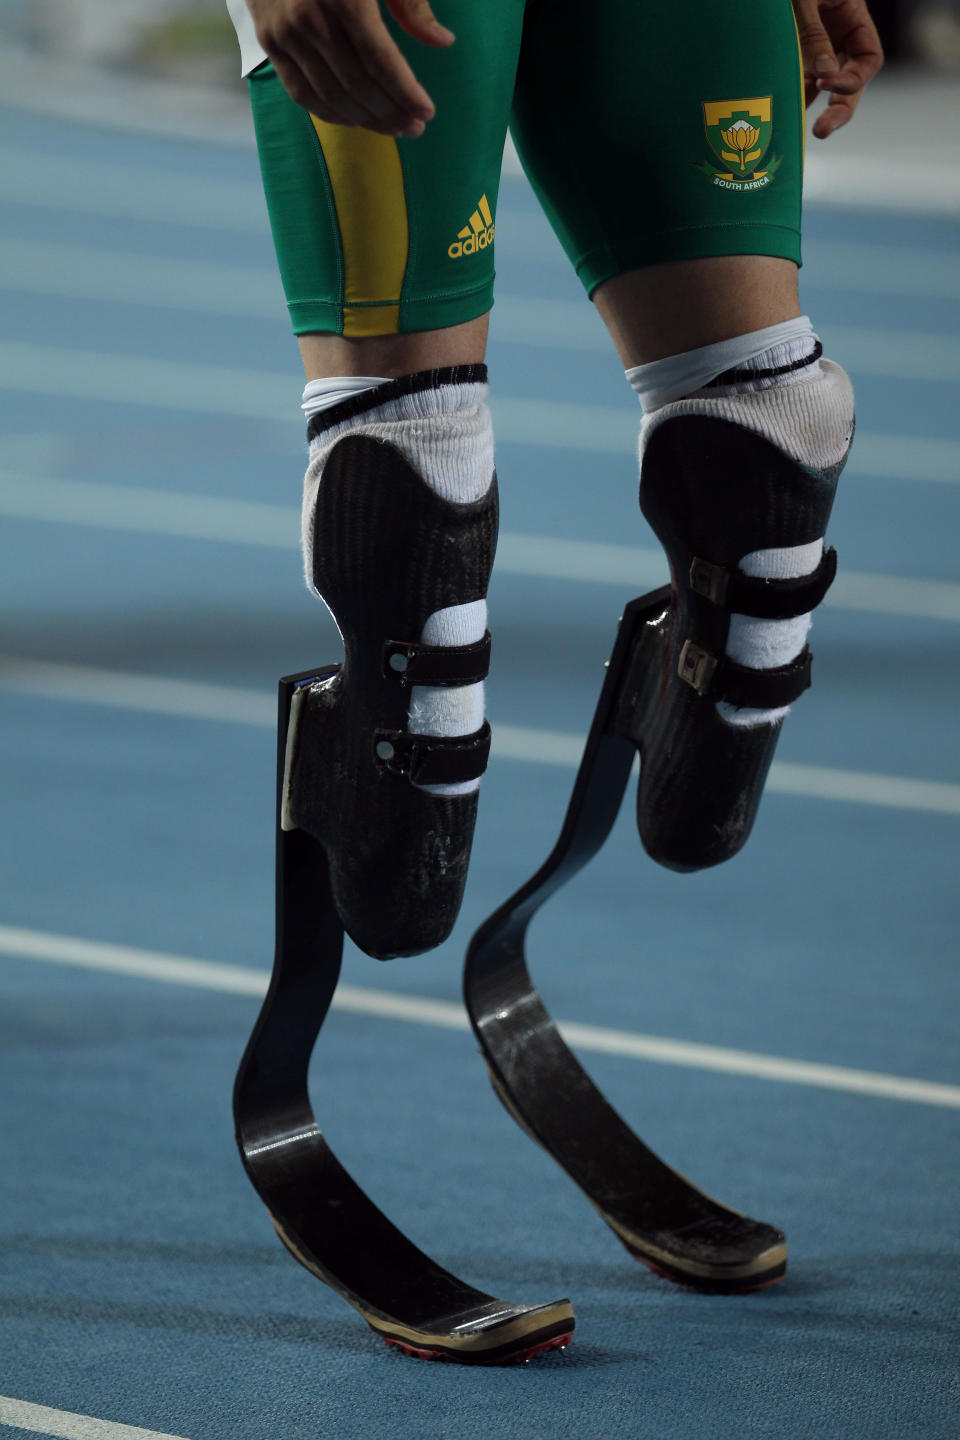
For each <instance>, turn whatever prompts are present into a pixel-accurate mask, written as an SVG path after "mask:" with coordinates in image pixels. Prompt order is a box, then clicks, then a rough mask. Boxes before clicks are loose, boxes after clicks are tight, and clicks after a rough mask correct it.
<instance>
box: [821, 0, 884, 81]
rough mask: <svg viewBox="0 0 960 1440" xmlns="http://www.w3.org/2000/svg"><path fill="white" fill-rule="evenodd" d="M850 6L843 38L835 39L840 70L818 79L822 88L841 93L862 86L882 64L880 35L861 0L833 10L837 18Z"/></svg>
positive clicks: (855, 0)
mask: <svg viewBox="0 0 960 1440" xmlns="http://www.w3.org/2000/svg"><path fill="white" fill-rule="evenodd" d="M851 8H852V9H853V21H852V23H851V24H850V25H849V28H847V29H845V30H844V33H843V37H842V39H838V45H839V47H840V61H841V63H840V70H839V73H838V74H837V75H834V76H826V77H823V78H820V79H818V81H817V84H818V87H819V88H820V89H821V90H829V91H830V92H831V93H833V92H836V93H838V94H843V95H852V94H854V93H855V92H856V91H857V90H862V89H863V87H864V86H865V85H866V84H867V82H868V81H870V80H872V79H873V77H874V75H876V73H877V71H878V70H879V69H880V68H881V66H882V65H883V46H882V45H881V44H880V36H879V35H878V34H877V29H876V26H875V25H874V23H873V21H872V20H871V18H870V16H869V14H868V13H867V11H866V10H865V9H864V7H863V6H862V4H861V3H860V0H851V6H847V5H843V6H841V7H840V8H839V9H838V10H837V12H836V15H837V20H838V22H839V21H840V20H841V18H842V17H843V15H844V13H845V12H849V10H850V9H851Z"/></svg>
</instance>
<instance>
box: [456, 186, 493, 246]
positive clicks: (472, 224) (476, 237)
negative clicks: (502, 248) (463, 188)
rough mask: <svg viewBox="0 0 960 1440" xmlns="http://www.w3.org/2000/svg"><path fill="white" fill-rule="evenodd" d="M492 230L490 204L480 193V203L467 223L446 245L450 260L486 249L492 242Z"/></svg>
mask: <svg viewBox="0 0 960 1440" xmlns="http://www.w3.org/2000/svg"><path fill="white" fill-rule="evenodd" d="M493 232H494V224H493V216H492V215H491V214H490V206H489V205H488V204H487V197H486V195H481V196H480V204H479V205H478V206H477V208H476V210H474V212H473V214H472V215H471V216H470V220H469V223H468V224H466V225H464V227H463V229H462V230H458V231H457V238H456V240H454V242H453V244H452V245H450V246H448V248H447V254H448V255H449V256H450V259H451V260H459V259H460V257H461V255H475V254H476V253H477V251H478V250H486V248H487V246H488V245H492V244H493Z"/></svg>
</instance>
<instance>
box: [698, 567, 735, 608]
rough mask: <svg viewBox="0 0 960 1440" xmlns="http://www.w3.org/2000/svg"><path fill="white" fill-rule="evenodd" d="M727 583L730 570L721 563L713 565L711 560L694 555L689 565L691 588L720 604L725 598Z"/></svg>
mask: <svg viewBox="0 0 960 1440" xmlns="http://www.w3.org/2000/svg"><path fill="white" fill-rule="evenodd" d="M729 584H730V571H729V570H727V569H725V567H724V566H723V565H714V564H713V563H712V561H710V560H701V559H700V557H699V555H694V557H693V560H692V562H691V565H690V589H691V590H695V591H696V593H697V594H698V595H704V596H706V598H707V599H708V600H712V601H713V603H714V605H722V604H723V603H724V601H725V600H726V598H727V586H728V585H729Z"/></svg>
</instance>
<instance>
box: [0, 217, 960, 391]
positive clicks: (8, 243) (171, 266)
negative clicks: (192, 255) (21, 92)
mask: <svg viewBox="0 0 960 1440" xmlns="http://www.w3.org/2000/svg"><path fill="white" fill-rule="evenodd" d="M0 285H2V286H3V288H5V289H13V290H22V291H30V292H32V293H35V294H41V295H60V296H64V297H66V298H70V299H83V300H100V301H104V302H107V303H114V302H125V303H134V304H140V305H146V306H155V307H156V306H159V307H170V306H173V307H176V308H179V309H184V310H190V311H198V312H201V313H214V314H222V315H243V316H248V317H250V318H266V319H272V318H277V319H282V318H283V316H284V313H285V312H284V300H283V293H282V290H281V287H280V282H279V278H278V276H277V274H276V272H274V271H271V270H268V269H266V268H265V267H262V266H261V267H257V268H253V267H250V266H239V265H228V264H225V265H220V264H218V263H216V262H213V261H205V260H184V261H180V260H168V259H160V258H157V257H154V256H140V255H131V254H129V253H124V252H119V253H118V252H114V251H109V250H108V251H96V250H90V249H81V248H78V247H77V246H72V245H61V244H56V243H51V242H48V241H23V240H16V239H9V240H2V239H0ZM820 333H821V335H822V338H823V341H824V344H825V345H826V346H827V350H828V353H829V354H832V355H834V356H836V357H838V358H840V359H842V361H843V364H844V365H845V367H846V368H847V369H848V370H849V371H851V372H852V373H853V374H860V375H879V376H884V377H891V378H897V379H905V380H934V381H935V380H945V381H948V382H950V381H956V380H957V379H960V343H958V341H957V340H956V338H955V337H954V336H952V335H937V334H922V333H921V334H914V333H910V332H907V331H900V330H897V331H896V332H887V331H883V330H868V329H863V328H857V327H852V326H837V325H827V326H822V327H820ZM491 338H492V339H493V340H494V341H500V342H503V343H506V344H515V345H534V346H538V347H539V346H551V347H556V348H561V349H564V350H586V351H595V352H597V353H604V354H611V353H612V347H611V342H610V338H609V336H608V334H607V331H606V328H605V326H604V324H603V321H602V320H601V319H600V316H599V314H598V313H597V311H596V309H595V308H594V307H593V306H592V305H590V304H589V303H588V302H586V300H576V301H574V300H550V299H534V298H529V297H527V296H523V295H511V294H506V293H500V294H498V296H497V304H496V307H495V309H494V312H493V320H492V326H491Z"/></svg>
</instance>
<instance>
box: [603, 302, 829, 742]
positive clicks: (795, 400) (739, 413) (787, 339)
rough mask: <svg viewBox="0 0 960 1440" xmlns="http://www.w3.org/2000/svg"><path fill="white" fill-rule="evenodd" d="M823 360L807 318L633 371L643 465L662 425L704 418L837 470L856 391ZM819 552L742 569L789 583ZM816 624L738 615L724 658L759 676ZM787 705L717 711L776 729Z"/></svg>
mask: <svg viewBox="0 0 960 1440" xmlns="http://www.w3.org/2000/svg"><path fill="white" fill-rule="evenodd" d="M820 355H821V346H820V343H819V340H818V339H817V336H816V335H815V334H814V332H813V328H812V326H811V325H810V321H809V319H808V318H807V317H806V316H803V317H801V318H800V319H799V320H796V321H788V322H787V323H786V325H784V326H769V327H767V328H766V329H765V330H758V331H754V332H752V333H751V334H748V335H740V336H737V337H736V338H735V339H734V340H729V341H723V342H721V344H719V345H708V346H704V347H703V349H702V350H693V351H688V352H687V353H686V354H684V355H675V356H670V357H668V358H667V359H666V360H663V361H655V362H654V363H653V364H652V365H641V366H636V367H635V368H634V369H633V370H628V371H627V372H626V373H627V378H628V379H629V380H630V383H631V385H632V386H633V388H634V389H636V390H637V393H638V394H639V395H640V396H641V400H642V401H643V402H644V412H645V413H644V420H643V425H642V428H641V434H640V457H641V461H642V458H643V450H644V448H645V446H646V444H647V442H648V440H649V438H650V435H651V434H652V432H653V430H654V429H655V428H656V427H657V425H659V424H661V423H662V422H663V421H664V420H666V419H668V418H670V417H672V416H674V415H681V414H699V415H714V416H717V417H718V418H721V419H724V420H732V421H735V422H736V423H737V424H739V425H743V426H744V427H745V428H746V429H749V430H753V431H754V432H756V433H757V434H759V435H763V436H764V437H765V438H766V439H768V440H771V441H772V442H773V443H774V444H775V445H777V446H778V447H779V448H780V449H781V450H783V451H784V452H785V453H786V454H788V455H790V456H791V457H792V458H793V459H795V460H797V461H799V462H800V463H801V464H803V465H807V466H809V467H810V468H811V469H816V470H823V469H827V468H828V467H829V466H832V465H836V464H838V463H839V462H840V460H842V459H843V457H844V456H845V455H846V453H847V450H848V449H849V446H850V440H851V437H852V433H853V391H852V389H851V386H850V381H849V379H848V378H847V376H846V374H845V373H844V371H843V370H841V368H840V367H839V365H835V364H834V363H833V362H832V361H830V360H821V359H820V358H819V357H820ZM661 366H662V367H664V368H663V369H662V370H660V369H659V367H661ZM638 372H642V373H638ZM664 397H669V398H664ZM654 402H656V403H654ZM822 555H823V539H822V537H821V538H820V539H818V540H816V541H814V542H812V543H811V544H809V545H795V546H784V547H778V548H772V549H767V550H755V551H753V552H752V553H750V554H748V555H744V556H742V557H741V558H740V561H739V568H740V569H741V570H742V571H743V572H744V573H745V574H747V575H755V576H762V577H764V578H766V579H782V580H786V579H793V578H795V577H799V576H802V575H809V574H811V573H812V572H813V571H814V570H816V568H817V566H818V565H819V563H820V560H821V558H822ZM810 624H811V616H810V615H809V614H807V615H801V616H797V617H795V618H794V619H791V620H758V619H756V618H754V617H752V616H748V615H736V614H735V615H732V616H731V618H730V630H729V634H728V637H727V646H726V654H727V655H729V656H730V657H731V659H733V660H735V661H737V662H738V663H739V664H741V665H747V666H749V667H750V668H751V669H755V670H766V669H772V668H775V667H777V666H780V665H787V664H789V663H790V662H791V661H792V660H795V659H796V658H797V657H798V656H799V655H800V653H801V652H802V650H803V647H804V645H805V644H806V640H807V634H808V632H809V629H810ZM789 708H790V707H789V706H781V707H779V708H777V709H770V710H759V709H748V708H746V707H744V708H741V709H737V708H736V707H735V706H732V705H729V704H727V703H726V702H724V701H719V702H717V711H718V713H719V714H720V715H721V716H722V717H723V718H724V720H726V721H728V723H730V724H733V725H769V724H774V723H776V722H777V721H780V720H782V719H783V717H784V716H785V715H786V714H787V713H788V711H789Z"/></svg>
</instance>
